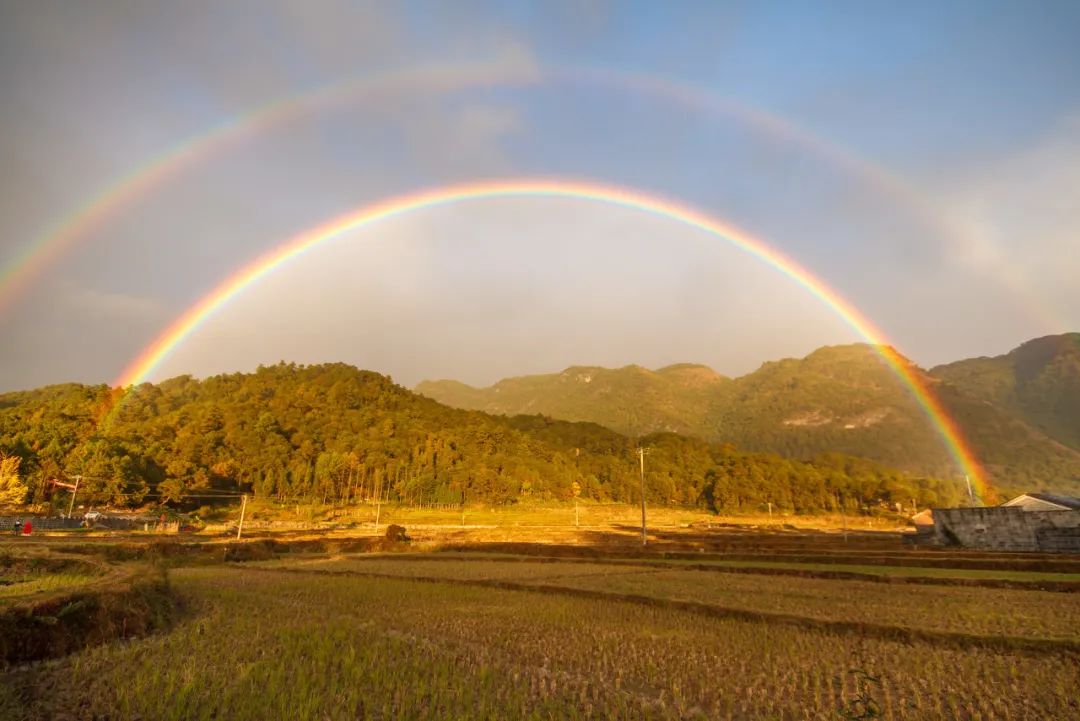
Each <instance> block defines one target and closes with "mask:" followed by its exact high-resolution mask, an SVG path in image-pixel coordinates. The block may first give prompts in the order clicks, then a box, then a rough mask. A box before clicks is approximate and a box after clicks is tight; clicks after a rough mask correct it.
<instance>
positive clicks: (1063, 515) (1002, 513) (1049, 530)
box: [933, 506, 1080, 553]
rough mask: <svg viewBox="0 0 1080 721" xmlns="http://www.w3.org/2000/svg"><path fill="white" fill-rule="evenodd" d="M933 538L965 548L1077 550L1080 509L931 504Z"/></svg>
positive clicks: (942, 543) (1079, 546)
mask: <svg viewBox="0 0 1080 721" xmlns="http://www.w3.org/2000/svg"><path fill="white" fill-rule="evenodd" d="M933 540H934V543H936V544H938V545H943V546H955V545H959V546H964V547H965V548H987V549H994V550H999V551H1055V552H1062V553H1068V552H1071V553H1080V511H1026V510H1024V509H1023V508H1020V507H1017V506H1012V507H1006V506H994V507H991V508H935V509H934V535H933Z"/></svg>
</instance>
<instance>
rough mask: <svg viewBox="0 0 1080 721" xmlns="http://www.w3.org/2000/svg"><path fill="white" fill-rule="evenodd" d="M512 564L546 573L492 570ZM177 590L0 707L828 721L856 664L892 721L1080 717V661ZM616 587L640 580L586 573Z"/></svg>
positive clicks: (476, 605)
mask: <svg viewBox="0 0 1080 721" xmlns="http://www.w3.org/2000/svg"><path fill="white" fill-rule="evenodd" d="M415 563H418V562H412V564H410V565H409V568H417V566H415ZM472 565H474V566H475V565H478V564H472ZM442 566H443V567H445V566H446V564H442ZM510 566H514V571H513V572H517V571H520V570H521V569H523V568H538V567H540V568H542V567H543V565H542V564H536V565H533V564H501V565H499V566H498V567H493V570H492V572H493V573H501V572H510ZM603 570H605V571H606V570H607V569H606V568H605V569H603ZM664 573H670V572H664ZM675 573H679V572H675ZM171 577H172V583H173V587H174V588H175V589H176V591H177V592H178V593H179V594H180V595H181V597H182V599H183V601H184V604H185V606H186V608H187V613H188V616H187V618H186V619H185V620H184V621H183V622H181V623H180V624H178V625H177V626H176V627H174V628H173V629H172V630H170V631H169V632H167V633H163V634H160V635H157V636H151V637H147V638H142V639H138V640H135V641H131V642H123V643H110V644H107V645H104V646H101V647H98V648H94V649H89V650H87V651H84V652H81V653H79V654H76V655H73V656H70V657H68V658H66V659H63V660H60V661H56V662H51V663H49V664H47V665H42V666H37V667H34V668H32V669H25V670H20V671H8V672H6V673H5V674H2V675H0V711H3V712H4V714H5V717H14V718H26V719H46V718H49V719H91V718H134V717H139V718H142V719H180V718H184V719H210V718H232V719H276V718H288V719H319V720H324V719H354V718H364V717H367V718H418V719H424V718H432V719H434V718H490V719H515V718H560V719H561V718H643V717H649V718H656V719H667V718H711V719H747V718H755V719H756V718H762V719H765V718H783V719H819V718H830V717H832V718H836V717H837V709H838V708H839V707H841V706H842V705H843V704H844V703H845V702H846V700H848V699H850V698H851V696H852V694H853V693H854V692H855V689H856V687H855V679H854V677H853V676H852V675H851V673H850V670H851V669H853V668H861V669H865V670H866V671H868V672H869V673H871V674H873V675H879V676H880V677H881V686H880V688H875V689H874V693H875V694H876V697H877V698H878V700H879V701H880V702H881V703H882V705H883V707H884V709H885V713H886V718H891V719H924V718H984V719H989V718H1011V719H1049V718H1070V717H1072V718H1075V717H1076V715H1077V713H1080V707H1078V705H1077V704H1078V701H1077V696H1076V693H1075V689H1076V688H1077V685H1078V681H1080V672H1078V659H1077V658H1076V657H1075V656H1074V655H1070V654H1067V653H1031V654H1017V653H1001V652H991V651H986V650H981V649H977V648H976V649H966V650H958V649H950V648H943V647H939V646H934V645H930V644H920V643H915V644H905V643H897V642H893V641H885V640H875V639H870V638H863V637H859V636H858V635H854V634H835V633H827V632H821V631H814V630H806V629H800V628H793V627H790V626H773V625H770V624H765V623H752V622H745V621H736V620H729V619H717V618H707V617H702V616H700V615H695V614H690V613H684V612H680V611H670V610H664V609H658V608H650V607H647V606H642V605H639V604H631V603H624V602H620V601H612V600H603V599H581V598H570V597H565V596H559V595H541V594H535V593H529V592H521V591H508V590H499V589H493V588H479V587H469V586H461V585H454V584H442V583H417V582H415V581H410V580H408V579H404V578H403V579H372V578H363V577H350V576H317V575H315V574H300V573H280V572H276V571H268V570H256V569H247V568H241V567H208V568H190V569H180V570H177V571H174V572H173V573H172V574H171ZM615 578H632V577H631V576H609V575H599V576H589V577H586V576H578V579H579V580H580V581H581V582H585V581H586V580H591V579H601V580H604V581H605V582H606V581H609V580H613V579H615ZM642 578H646V577H645V576H643V577H642ZM569 580H573V579H569ZM767 580H769V581H771V580H773V579H767ZM758 590H759V592H760V590H761V589H758ZM1058 597H1059V598H1060V597H1061V594H1058Z"/></svg>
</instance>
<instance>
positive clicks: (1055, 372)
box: [931, 333, 1080, 449]
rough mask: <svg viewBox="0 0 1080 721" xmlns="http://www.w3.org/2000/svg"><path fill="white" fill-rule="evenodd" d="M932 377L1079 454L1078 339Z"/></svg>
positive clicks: (941, 370)
mask: <svg viewBox="0 0 1080 721" xmlns="http://www.w3.org/2000/svg"><path fill="white" fill-rule="evenodd" d="M931 373H933V374H934V375H935V376H937V377H939V378H942V379H944V380H947V381H948V382H950V383H952V384H953V385H955V386H956V387H957V388H960V389H962V390H963V391H964V393H966V394H968V395H970V396H972V397H974V398H979V399H981V400H985V401H988V402H990V403H994V404H995V405H998V406H1001V407H1002V408H1008V409H1009V410H1011V411H1013V412H1014V413H1016V414H1017V415H1018V416H1020V417H1021V418H1023V419H1024V420H1025V421H1027V422H1028V423H1030V424H1031V425H1033V426H1035V427H1036V428H1038V429H1039V430H1041V431H1042V432H1044V433H1046V434H1047V435H1049V436H1050V437H1051V438H1055V439H1056V440H1058V441H1060V442H1062V443H1064V444H1066V445H1068V446H1071V447H1073V448H1076V449H1080V333H1066V334H1064V335H1056V336H1046V337H1045V338H1036V339H1035V340H1030V341H1028V342H1027V343H1024V344H1023V345H1021V346H1020V347H1019V348H1016V349H1014V350H1012V351H1010V352H1009V353H1007V354H1006V355H1002V356H997V357H994V358H972V359H970V360H963V361H957V362H956V363H949V364H948V365H943V366H938V367H937V368H934V369H933V370H932V371H931Z"/></svg>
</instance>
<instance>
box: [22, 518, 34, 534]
mask: <svg viewBox="0 0 1080 721" xmlns="http://www.w3.org/2000/svg"><path fill="white" fill-rule="evenodd" d="M32 530H34V524H32V523H30V521H27V522H26V523H24V524H23V527H22V534H23V535H24V536H29V535H30V532H31V531H32Z"/></svg>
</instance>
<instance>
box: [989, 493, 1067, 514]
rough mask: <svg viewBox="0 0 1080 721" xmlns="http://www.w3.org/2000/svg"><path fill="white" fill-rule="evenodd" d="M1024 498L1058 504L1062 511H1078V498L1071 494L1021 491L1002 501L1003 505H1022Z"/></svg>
mask: <svg viewBox="0 0 1080 721" xmlns="http://www.w3.org/2000/svg"><path fill="white" fill-rule="evenodd" d="M1026 499H1034V500H1036V501H1042V502H1043V503H1049V504H1051V505H1054V506H1058V507H1059V508H1061V509H1062V510H1063V511H1080V498H1074V497H1073V496H1059V495H1058V494H1056V493H1023V494H1021V495H1019V496H1017V497H1016V498H1013V499H1012V500H1010V501H1006V502H1005V503H1002V504H1001V505H1003V506H1022V505H1025V500H1026Z"/></svg>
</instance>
